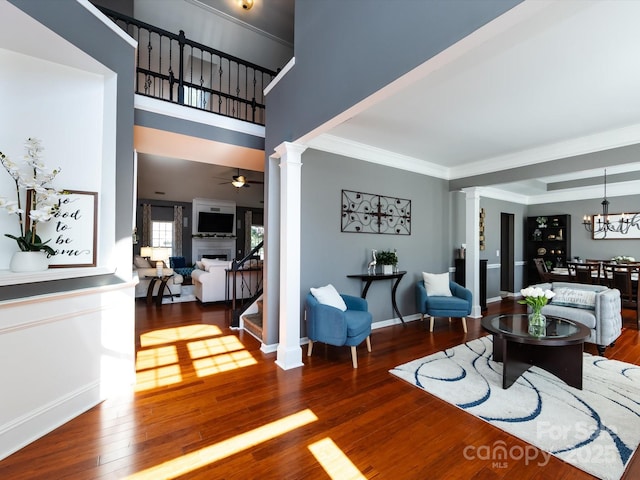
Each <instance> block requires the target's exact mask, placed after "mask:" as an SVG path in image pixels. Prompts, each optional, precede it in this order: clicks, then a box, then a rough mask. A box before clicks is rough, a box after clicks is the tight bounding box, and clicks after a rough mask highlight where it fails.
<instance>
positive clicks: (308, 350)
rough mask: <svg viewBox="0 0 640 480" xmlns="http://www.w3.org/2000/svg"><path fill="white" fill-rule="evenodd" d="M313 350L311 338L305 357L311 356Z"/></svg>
mask: <svg viewBox="0 0 640 480" xmlns="http://www.w3.org/2000/svg"><path fill="white" fill-rule="evenodd" d="M312 351H313V340H309V348H308V349H307V357H310V356H311V352H312Z"/></svg>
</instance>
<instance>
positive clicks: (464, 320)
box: [462, 317, 467, 333]
mask: <svg viewBox="0 0 640 480" xmlns="http://www.w3.org/2000/svg"><path fill="white" fill-rule="evenodd" d="M462 329H463V330H464V333H467V318H466V317H462Z"/></svg>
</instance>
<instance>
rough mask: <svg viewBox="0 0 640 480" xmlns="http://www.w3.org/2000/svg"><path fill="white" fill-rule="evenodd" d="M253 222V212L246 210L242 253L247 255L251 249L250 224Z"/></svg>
mask: <svg viewBox="0 0 640 480" xmlns="http://www.w3.org/2000/svg"><path fill="white" fill-rule="evenodd" d="M252 222H253V212H252V211H251V210H247V211H246V212H244V255H242V256H243V257H244V256H245V255H249V252H250V251H251V225H252Z"/></svg>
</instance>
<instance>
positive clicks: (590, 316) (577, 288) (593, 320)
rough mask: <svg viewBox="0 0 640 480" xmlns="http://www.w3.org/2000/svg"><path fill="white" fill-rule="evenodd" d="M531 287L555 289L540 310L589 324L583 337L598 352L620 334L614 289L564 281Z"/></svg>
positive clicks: (619, 317)
mask: <svg viewBox="0 0 640 480" xmlns="http://www.w3.org/2000/svg"><path fill="white" fill-rule="evenodd" d="M534 287H540V288H542V289H543V290H547V289H549V290H552V291H553V292H554V293H556V296H555V297H553V298H552V299H551V302H550V303H548V304H547V305H545V306H544V307H542V310H541V312H542V313H543V314H544V315H553V316H556V317H562V318H568V319H569V320H573V321H574V322H579V323H582V324H583V325H586V326H587V327H589V329H590V330H591V335H590V336H589V338H588V339H587V340H586V341H587V342H589V343H595V344H596V347H597V349H598V353H599V354H600V355H604V351H605V348H606V347H608V346H609V345H611V344H613V343H614V342H615V341H616V339H617V338H618V337H619V336H620V333H621V332H622V315H621V304H620V291H619V290H618V289H615V288H614V289H611V288H608V287H606V286H604V285H587V284H581V283H568V282H552V283H541V284H538V285H534ZM589 292H590V293H591V295H590V294H589ZM559 293H561V295H559ZM561 297H562V298H561Z"/></svg>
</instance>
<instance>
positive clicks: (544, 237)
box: [524, 215, 571, 285]
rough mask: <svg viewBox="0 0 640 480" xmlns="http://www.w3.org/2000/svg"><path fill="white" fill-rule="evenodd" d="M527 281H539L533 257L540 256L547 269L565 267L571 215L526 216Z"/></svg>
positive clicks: (529, 282) (569, 255)
mask: <svg viewBox="0 0 640 480" xmlns="http://www.w3.org/2000/svg"><path fill="white" fill-rule="evenodd" d="M525 230H526V231H525V237H524V238H525V259H526V261H527V282H528V284H529V285H531V284H534V283H539V282H540V276H539V275H538V270H537V269H536V266H535V263H534V262H533V259H534V258H542V259H543V260H544V262H545V264H546V265H547V268H548V270H552V269H553V268H556V267H566V265H567V260H569V259H571V215H545V216H538V217H527V224H526V228H525Z"/></svg>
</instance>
